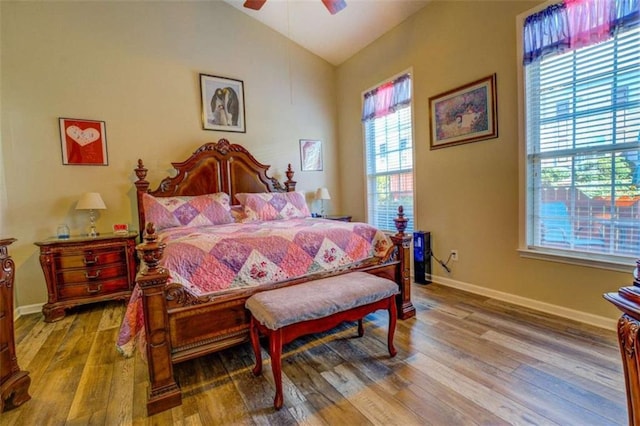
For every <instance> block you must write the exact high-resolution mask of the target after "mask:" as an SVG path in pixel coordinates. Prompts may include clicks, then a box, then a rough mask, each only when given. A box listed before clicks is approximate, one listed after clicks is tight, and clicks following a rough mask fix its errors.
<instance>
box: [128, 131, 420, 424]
mask: <svg viewBox="0 0 640 426" xmlns="http://www.w3.org/2000/svg"><path fill="white" fill-rule="evenodd" d="M172 165H173V167H174V169H175V171H176V173H175V175H174V176H170V177H166V178H165V179H163V180H162V181H161V182H160V184H159V186H158V187H157V189H155V190H150V183H149V182H148V181H147V180H146V176H147V172H148V170H147V169H146V168H145V167H144V164H143V162H142V160H138V167H137V168H136V169H135V173H136V176H137V180H136V181H135V186H136V189H137V201H138V220H139V226H140V228H139V229H140V230H144V232H142V231H141V239H142V241H143V242H142V243H140V244H139V245H138V246H137V250H138V253H139V257H140V258H141V265H140V268H139V272H138V274H137V277H136V288H135V289H134V292H133V295H132V299H131V301H130V302H129V306H128V307H127V315H126V316H125V321H123V328H121V337H122V335H123V329H124V328H125V327H126V326H127V324H126V323H127V318H128V319H129V320H130V321H132V322H135V321H139V322H140V324H143V330H142V334H143V335H144V339H143V340H142V342H143V345H144V346H143V348H142V350H143V356H145V357H146V360H147V365H148V370H149V382H150V387H149V395H148V401H147V412H148V413H149V415H151V414H154V413H158V412H161V411H164V410H166V409H169V408H172V407H175V406H177V405H180V404H181V402H182V397H181V392H180V388H179V386H178V384H177V382H176V380H175V377H174V373H173V365H174V364H176V363H180V362H183V361H187V360H190V359H193V358H196V357H200V356H202V355H205V354H208V353H212V352H215V351H219V350H222V349H226V348H229V347H231V346H234V345H237V344H240V343H244V342H249V322H250V315H249V313H248V311H247V310H246V309H245V307H244V304H245V301H246V300H247V298H248V297H249V296H251V295H252V294H254V293H256V292H258V291H264V290H267V289H273V288H279V287H283V286H290V285H296V284H300V283H302V282H307V281H310V280H315V279H319V278H323V277H326V276H331V275H337V274H343V273H348V272H353V271H356V270H358V271H365V272H367V273H371V274H374V275H378V276H382V277H386V278H389V279H391V280H393V281H395V282H396V283H397V284H398V286H399V289H400V294H399V295H398V297H397V299H396V305H397V308H398V309H397V312H398V317H399V318H400V319H407V318H410V317H412V316H414V315H415V308H414V306H413V304H412V302H411V293H410V280H409V248H410V244H411V237H410V236H408V235H405V234H404V229H405V227H406V222H407V219H406V218H405V217H404V214H403V212H402V208H401V207H400V208H399V214H398V218H397V219H396V228H397V231H398V232H397V233H395V234H393V235H390V234H386V235H383V236H380V233H381V232H380V231H377V230H374V231H372V230H371V229H370V228H368V226H369V225H367V224H359V223H344V222H338V221H331V220H328V219H316V218H311V217H307V216H308V215H307V214H306V213H308V212H306V213H305V212H303V213H304V214H301V215H297V216H296V215H293V217H288V216H287V218H286V219H284V220H273V221H271V222H267V221H262V220H260V219H264V218H262V217H258V220H255V221H253V220H249V219H255V218H249V219H248V216H247V215H250V214H251V213H252V212H253V211H252V210H251V209H249V208H248V207H247V206H249V205H250V203H251V200H253V201H255V200H256V199H258V201H262V200H263V199H268V200H271V199H273V200H275V199H278V200H279V199H281V198H283V197H285V199H287V200H297V198H296V196H297V195H295V194H298V195H299V196H302V195H300V193H295V190H296V182H295V181H294V180H293V176H294V172H293V170H292V168H291V165H290V164H289V166H288V168H287V170H286V172H285V175H286V178H287V179H286V180H285V181H284V182H283V183H280V182H279V181H278V180H277V179H275V178H272V177H269V176H268V174H267V172H268V169H269V167H270V166H267V165H264V164H262V163H260V162H258V161H257V160H256V159H255V158H254V156H253V155H252V154H250V153H249V152H248V151H247V150H246V149H245V148H244V147H242V146H240V145H237V144H231V143H230V142H229V141H228V140H226V139H220V140H219V141H218V142H216V143H207V144H205V145H202V146H201V147H200V148H198V149H197V150H196V151H195V152H194V153H193V154H192V155H191V156H190V157H189V158H188V159H186V160H185V161H182V162H176V163H172ZM294 193H295V194H294ZM211 194H222V195H220V197H222V201H224V200H228V202H229V211H230V212H231V213H232V216H233V217H234V219H233V221H231V222H228V223H226V222H225V223H223V224H219V225H218V224H216V225H209V224H206V225H207V226H195V227H186V228H167V229H164V230H162V232H159V231H158V230H157V229H156V224H154V223H152V222H151V220H150V219H154V220H156V219H157V220H159V221H161V222H162V221H163V218H162V217H160V216H158V215H157V214H156V213H153V214H152V210H151V207H150V206H152V207H153V206H154V204H150V201H149V199H152V200H153V201H152V202H156V201H161V202H162V201H164V202H166V201H167V200H173V199H176V198H180V199H190V200H193V199H198V200H199V199H200V198H201V197H210V196H211ZM225 194H226V195H225ZM226 196H228V198H227V197H226ZM243 197H244V198H243ZM260 197H262V198H260ZM287 197H288V198H287ZM302 197H303V196H302ZM207 199H208V198H207ZM239 200H243V201H244V203H243V204H242V205H240V203H239ZM223 204H224V203H223ZM294 204H295V203H294ZM305 205H306V204H305ZM145 206H146V208H145ZM288 206H289V205H288ZM289 207H290V206H289ZM225 208H226V207H225ZM301 209H302V210H303V209H304V206H303V207H301ZM145 210H149V211H145ZM294 210H295V209H294ZM282 211H285V209H283V210H282ZM147 216H149V217H147ZM301 216H304V217H301ZM196 222H197V221H196ZM238 222H242V223H238ZM196 225H198V223H196ZM199 225H202V224H199ZM268 228H278V232H284V233H289V234H287V235H289V236H285V237H266V236H265V238H270V241H271V243H270V246H271V249H267V248H264V250H263V249H261V248H260V247H253V248H252V251H251V253H253V254H252V256H253V255H255V253H258V255H261V253H263V252H264V253H266V254H265V255H264V257H263V258H262V259H267V258H269V259H271V258H273V256H275V258H277V259H280V260H281V262H280V264H281V265H282V264H284V263H286V264H287V265H288V267H282V266H281V265H280V266H281V267H280V269H278V270H277V273H271V272H269V271H268V270H267V269H266V268H265V271H266V272H265V271H262V270H260V269H259V268H258V269H255V268H254V269H251V268H249V267H245V266H242V265H241V266H239V267H238V270H243V271H245V273H244V279H243V280H241V279H238V278H236V277H229V278H227V279H225V278H224V276H225V274H224V273H217V274H218V275H215V278H211V275H209V274H210V273H211V272H212V271H213V269H214V268H213V266H212V265H213V263H216V262H217V263H225V262H226V264H227V265H231V264H233V260H229V256H230V253H231V252H233V251H238V250H235V249H229V248H228V247H235V246H236V245H239V244H240V243H241V242H242V244H244V245H243V247H244V246H247V245H250V244H253V242H254V241H257V240H255V238H257V237H258V236H260V235H259V234H262V233H267V232H270V231H268ZM209 232H210V233H211V234H209ZM243 232H244V234H243ZM316 232H327V233H331V234H333V240H335V241H343V243H342V244H340V243H337V245H336V246H335V247H338V246H340V247H342V249H343V250H338V252H339V253H337V254H336V253H334V252H331V250H332V249H333V247H330V248H329V249H327V247H324V249H325V252H324V253H325V255H324V257H323V258H320V260H318V258H316V259H315V260H312V261H309V262H307V267H300V264H302V263H304V261H300V260H299V258H294V257H291V259H293V260H288V261H287V262H285V261H284V260H282V259H284V258H285V257H286V258H287V259H289V258H288V257H287V256H290V255H291V256H293V254H296V253H298V254H299V253H300V252H303V251H304V250H305V249H306V248H305V247H303V248H302V249H300V248H299V247H298V248H296V247H294V245H291V246H289V245H288V243H287V247H290V248H287V249H286V250H284V249H283V248H282V247H283V244H281V241H283V240H278V239H276V238H285V239H286V241H293V240H296V241H297V240H300V239H301V240H302V241H311V240H313V239H314V238H315V237H314V235H315V234H314V233H316ZM205 233H206V234H207V235H202V234H205ZM300 233H302V235H303V236H306V237H305V238H300V235H301V234H300ZM196 238H201V239H198V240H197V241H198V242H197V243H196ZM225 238H226V239H225ZM223 241H224V244H223V243H222V242H223ZM248 241H250V242H248ZM385 241H387V242H388V243H387V242H385ZM225 244H226V245H225ZM234 244H235V245H234ZM256 244H257V243H256ZM323 244H324V243H323ZM363 244H365V245H366V244H369V245H371V246H372V247H370V248H369V254H368V255H363V253H361V252H364V251H366V250H367V249H366V247H365V248H363ZM387 244H388V247H386V245H387ZM193 246H206V248H207V250H208V251H210V252H215V251H216V250H213V249H211V247H218V246H223V247H225V249H224V250H218V251H219V252H222V253H221V254H220V255H221V256H223V257H224V258H223V259H222V260H220V259H218V260H215V259H214V260H206V261H205V260H203V259H204V258H201V257H200V255H199V254H197V253H198V252H196V251H193V252H191V251H189V250H192V249H193ZM274 247H275V249H274ZM253 249H255V250H253ZM269 250H280V252H281V253H280V254H277V253H276V254H273V253H267V251H269ZM329 252H330V253H331V255H330V256H329V257H328V258H327V255H326V253H329ZM178 253H183V254H184V253H187V255H186V257H185V259H182V260H172V259H174V256H177V254H178ZM292 253H293V254H292ZM333 254H335V256H333ZM225 256H226V257H225ZM270 256H271V257H270ZM302 256H306V254H305V253H302ZM198 259H200V260H198ZM254 260H255V259H254ZM325 261H326V262H325ZM172 262H173V263H172ZM194 262H195V263H197V262H200V263H201V264H199V265H195V267H197V268H198V271H199V272H197V273H190V276H188V277H185V276H184V275H188V274H186V273H182V272H180V271H178V270H177V266H176V269H175V270H174V266H175V265H180V264H183V263H191V264H194ZM257 263H258V264H260V263H261V262H260V261H257ZM262 263H263V264H264V263H266V262H262ZM323 263H327V265H321V264H323ZM166 265H174V266H169V267H166ZM191 266H192V268H191V269H190V270H191V271H193V270H195V269H194V265H191ZM232 269H233V268H232ZM283 271H284V272H283ZM270 274H271V275H270ZM198 278H200V281H202V284H203V285H204V290H202V289H201V290H200V291H197V290H195V289H194V288H191V287H190V283H191V281H197V279H198ZM251 280H253V281H251ZM247 281H249V282H247ZM135 306H137V307H138V308H139V309H138V311H135V310H134V307H135ZM127 332H128V334H129V337H131V335H133V334H134V333H132V331H131V330H128V331H127ZM119 343H120V342H119Z"/></svg>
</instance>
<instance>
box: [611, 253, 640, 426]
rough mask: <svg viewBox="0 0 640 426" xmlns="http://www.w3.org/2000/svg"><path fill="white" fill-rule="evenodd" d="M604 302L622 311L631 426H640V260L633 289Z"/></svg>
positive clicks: (621, 338) (621, 337) (621, 333)
mask: <svg viewBox="0 0 640 426" xmlns="http://www.w3.org/2000/svg"><path fill="white" fill-rule="evenodd" d="M604 298H605V299H607V300H608V301H609V302H611V303H613V304H614V305H615V306H616V307H617V308H618V309H620V310H621V311H622V316H621V317H620V319H619V320H618V343H619V345H620V355H621V356H622V367H623V369H624V381H625V384H626V390H627V407H628V410H629V425H632V426H635V425H640V260H638V261H637V262H636V268H635V270H634V280H633V285H632V286H627V287H621V288H620V289H619V290H618V292H617V293H605V294H604Z"/></svg>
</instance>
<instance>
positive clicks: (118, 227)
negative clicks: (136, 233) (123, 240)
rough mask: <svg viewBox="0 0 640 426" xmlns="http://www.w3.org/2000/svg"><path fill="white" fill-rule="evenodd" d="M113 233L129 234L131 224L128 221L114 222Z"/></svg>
mask: <svg viewBox="0 0 640 426" xmlns="http://www.w3.org/2000/svg"><path fill="white" fill-rule="evenodd" d="M113 233H114V234H116V235H127V234H129V225H128V224H126V223H114V224H113Z"/></svg>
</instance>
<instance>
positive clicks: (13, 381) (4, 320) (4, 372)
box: [0, 238, 31, 412]
mask: <svg viewBox="0 0 640 426" xmlns="http://www.w3.org/2000/svg"><path fill="white" fill-rule="evenodd" d="M15 241H16V240H15V238H5V239H0V412H3V411H5V410H10V409H12V408H15V407H17V406H19V405H22V404H24V403H25V402H27V401H28V400H29V399H31V396H29V385H30V384H31V378H30V377H29V373H28V372H27V371H22V370H20V367H19V366H18V359H17V357H16V346H15V337H14V330H13V282H14V271H15V264H14V262H13V259H11V257H10V256H9V249H8V247H9V245H11V244H12V243H13V242H15Z"/></svg>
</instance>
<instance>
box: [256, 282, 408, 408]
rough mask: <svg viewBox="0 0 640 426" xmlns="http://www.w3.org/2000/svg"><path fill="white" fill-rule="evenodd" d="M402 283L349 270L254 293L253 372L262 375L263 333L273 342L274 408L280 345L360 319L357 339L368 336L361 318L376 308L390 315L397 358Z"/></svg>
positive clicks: (277, 399) (278, 385) (390, 338)
mask: <svg viewBox="0 0 640 426" xmlns="http://www.w3.org/2000/svg"><path fill="white" fill-rule="evenodd" d="M398 293H399V290H398V285H397V284H396V283H395V282H393V281H391V280H389V279H387V278H382V277H378V276H375V275H371V274H367V273H365V272H351V273H348V274H344V275H337V276H332V277H328V278H322V279H319V280H315V281H309V282H306V283H303V284H298V285H294V286H290V287H283V288H279V289H275V290H269V291H264V292H260V293H256V294H254V295H253V296H251V297H249V299H247V302H246V304H245V306H246V308H247V309H248V310H249V311H251V343H252V346H253V351H254V354H255V357H256V366H255V367H254V369H253V372H254V374H256V375H258V374H260V373H261V372H262V357H261V353H260V343H259V341H258V338H259V334H260V333H262V334H264V335H266V336H267V337H268V338H269V355H270V356H271V368H272V370H273V376H274V381H275V384H276V397H275V400H274V406H275V408H276V409H280V408H281V407H282V403H283V396H282V370H281V356H282V345H283V344H285V343H288V342H290V341H292V340H293V339H295V338H297V337H300V336H303V335H306V334H311V333H319V332H322V331H326V330H330V329H332V328H334V327H336V326H337V325H338V324H340V323H342V322H345V321H355V320H357V321H358V335H359V336H362V335H364V328H363V325H362V318H363V317H364V316H365V315H367V314H369V313H371V312H374V311H376V310H378V309H386V310H387V311H388V312H389V331H388V337H387V346H388V349H389V354H390V355H391V356H392V357H393V356H395V354H396V350H395V348H394V346H393V335H394V332H395V326H396V302H395V296H396V294H398Z"/></svg>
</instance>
